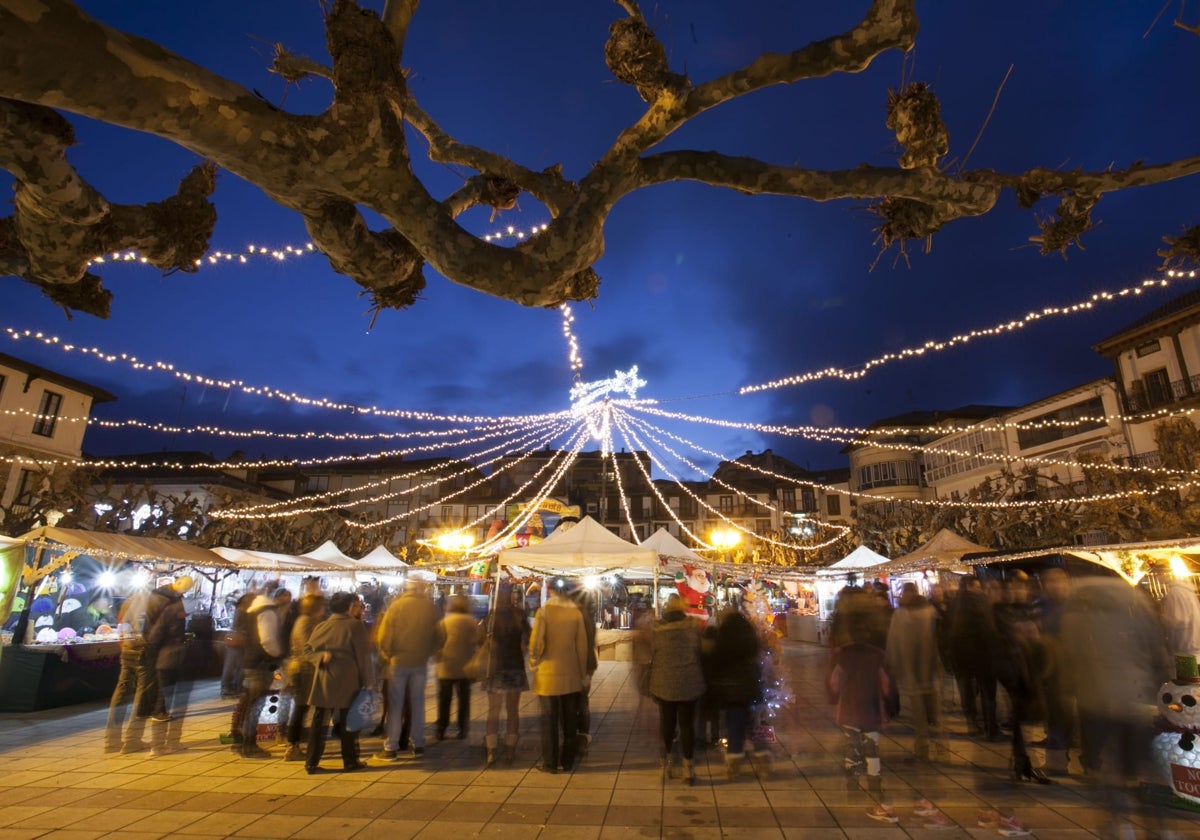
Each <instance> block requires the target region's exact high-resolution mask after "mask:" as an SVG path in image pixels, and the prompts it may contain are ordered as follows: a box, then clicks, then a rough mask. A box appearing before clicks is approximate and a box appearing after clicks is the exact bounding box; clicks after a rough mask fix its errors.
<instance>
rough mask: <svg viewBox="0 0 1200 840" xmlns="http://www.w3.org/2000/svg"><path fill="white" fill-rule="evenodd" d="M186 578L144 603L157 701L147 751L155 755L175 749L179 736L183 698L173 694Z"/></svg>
mask: <svg viewBox="0 0 1200 840" xmlns="http://www.w3.org/2000/svg"><path fill="white" fill-rule="evenodd" d="M193 582H194V581H193V580H192V578H191V576H190V575H180V576H179V577H177V578H175V580H174V581H172V582H171V583H170V584H169V585H167V586H160V587H159V588H158V589H155V590H154V591H153V592H152V593H150V599H149V601H148V603H147V604H146V629H145V630H144V631H143V634H142V635H143V637H144V638H145V640H146V662H147V664H149V663H151V662H153V663H154V671H155V674H156V675H157V677H158V699H157V701H156V702H155V705H154V709H153V712H152V713H151V715H150V720H152V721H153V722H154V724H155V726H154V732H153V734H152V736H151V742H152V744H151V750H152V752H155V753H161V752H172V751H174V750H177V749H179V738H180V735H181V734H182V708H178V707H177V706H182V705H183V703H182V702H180V701H182V700H183V695H182V694H180V693H179V692H178V691H177V687H178V683H179V676H180V672H181V671H182V669H183V659H184V654H185V653H186V652H187V609H186V608H185V607H184V605H183V595H184V593H185V592H187V591H188V590H190V589H191V588H192V584H193Z"/></svg>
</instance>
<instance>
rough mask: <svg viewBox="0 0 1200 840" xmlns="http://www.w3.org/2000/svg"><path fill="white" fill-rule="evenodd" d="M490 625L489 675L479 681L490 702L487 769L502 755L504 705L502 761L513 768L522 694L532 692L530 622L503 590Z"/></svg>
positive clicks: (486, 732)
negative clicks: (528, 663)
mask: <svg viewBox="0 0 1200 840" xmlns="http://www.w3.org/2000/svg"><path fill="white" fill-rule="evenodd" d="M487 623H488V626H487V634H488V636H489V637H490V642H489V643H488V644H489V646H490V647H489V661H488V664H487V670H486V672H485V673H484V674H483V676H481V677H480V687H481V688H482V689H483V690H484V691H486V692H487V698H488V711H487V724H486V727H485V730H484V732H485V734H484V736H483V744H484V748H485V749H486V750H487V766H488V767H491V766H493V765H494V764H495V763H496V761H497V759H498V755H499V752H498V751H499V744H500V707H501V705H503V706H504V709H505V715H506V717H505V728H504V751H503V753H502V756H503V761H504V763H506V764H511V763H512V762H513V760H514V759H515V758H516V753H517V741H518V739H519V738H520V734H521V714H520V704H521V692H522V691H528V690H529V678H528V677H527V676H526V674H525V656H526V652H527V651H528V649H529V622H527V621H526V620H525V613H524V612H523V611H522V610H521V609H520V608H519V607H517V606H516V605H515V604H513V603H512V590H511V589H510V588H507V587H504V588H501V589H500V591H499V592H498V593H497V595H496V606H495V607H494V608H493V612H492V615H491V616H489V618H488V622H487Z"/></svg>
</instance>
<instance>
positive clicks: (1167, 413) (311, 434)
mask: <svg viewBox="0 0 1200 840" xmlns="http://www.w3.org/2000/svg"><path fill="white" fill-rule="evenodd" d="M648 404H651V403H650V402H649V401H647V402H640V403H639V405H648ZM645 410H647V411H655V412H656V413H658V414H659V416H662V417H668V418H673V419H680V420H695V421H696V422H712V423H721V424H725V425H727V426H729V427H730V428H741V429H748V430H753V431H757V432H762V433H764V434H780V435H804V434H808V433H811V434H815V435H824V434H837V435H845V436H847V437H852V438H875V437H883V438H887V437H898V436H904V435H936V436H938V437H945V436H948V435H950V434H954V433H957V432H966V431H1009V430H1017V431H1022V430H1031V429H1050V428H1057V429H1070V428H1073V427H1076V426H1083V425H1087V424H1091V425H1097V424H1104V425H1110V424H1113V423H1124V422H1127V420H1126V418H1125V417H1124V416H1123V415H1120V414H1112V415H1108V414H1103V415H1098V416H1094V417H1093V416H1088V415H1083V416H1080V417H1076V418H1074V419H1071V420H1054V419H1046V420H1019V421H1014V420H984V421H980V422H979V423H977V424H976V425H973V426H962V427H948V426H945V425H938V426H876V427H871V428H865V427H855V426H805V425H800V426H777V425H769V424H761V423H737V422H735V421H717V420H711V421H710V420H708V419H707V418H700V417H699V416H697V415H691V414H682V413H678V412H670V411H665V410H662V409H645ZM1195 411H1196V409H1194V408H1170V407H1163V408H1159V409H1156V410H1154V411H1147V412H1140V413H1139V414H1138V421H1139V422H1151V421H1154V420H1170V419H1174V418H1176V417H1188V416H1190V415H1192V414H1193V413H1195ZM0 415H4V416H8V417H24V418H27V419H29V420H32V421H34V422H38V421H49V420H55V421H57V422H59V423H84V424H87V425H89V426H99V427H101V428H105V429H120V428H136V429H140V430H142V431H147V432H156V433H161V434H171V435H177V434H196V435H212V436H214V437H233V438H278V439H284V440H333V441H367V440H388V439H393V438H404V437H438V436H442V435H450V434H463V433H465V432H467V431H469V429H460V428H451V429H429V430H411V431H403V432H318V431H302V432H272V431H270V430H269V429H249V430H246V429H227V428H223V427H220V426H204V425H201V426H171V425H167V424H165V423H151V422H148V421H145V420H138V419H136V418H130V419H126V420H103V419H101V418H99V417H75V416H71V415H66V414H39V413H37V412H36V411H32V410H30V409H27V408H3V409H0ZM521 419H522V420H524V419H525V418H521ZM478 425H479V426H480V427H482V428H488V427H491V426H503V425H511V426H512V427H515V428H519V427H520V425H521V424H518V423H511V424H510V423H506V422H504V421H503V420H501V421H500V422H497V423H494V424H492V423H480V424H478Z"/></svg>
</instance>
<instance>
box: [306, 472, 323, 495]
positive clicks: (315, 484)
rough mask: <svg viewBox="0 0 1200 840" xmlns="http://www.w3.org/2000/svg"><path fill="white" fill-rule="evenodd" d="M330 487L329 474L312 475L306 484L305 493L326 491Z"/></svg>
mask: <svg viewBox="0 0 1200 840" xmlns="http://www.w3.org/2000/svg"><path fill="white" fill-rule="evenodd" d="M328 489H329V476H327V475H310V476H309V477H308V483H307V484H305V485H304V492H305V493H324V492H325V491H327V490H328Z"/></svg>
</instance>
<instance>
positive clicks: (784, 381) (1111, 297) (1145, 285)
mask: <svg viewBox="0 0 1200 840" xmlns="http://www.w3.org/2000/svg"><path fill="white" fill-rule="evenodd" d="M1195 277H1196V272H1194V271H1190V272H1187V273H1186V274H1185V273H1183V272H1168V277H1167V278H1159V279H1147V280H1143V281H1142V282H1141V284H1140V285H1138V286H1133V287H1130V288H1126V289H1121V290H1120V291H1118V292H1096V293H1095V294H1094V295H1092V296H1091V297H1090V298H1088V299H1087V300H1086V301H1083V302H1081V303H1073V304H1070V305H1069V306H1047V307H1046V308H1045V309H1043V310H1042V311H1041V312H1030V313H1029V314H1027V315H1026V316H1025V317H1024V318H1018V319H1016V320H1012V321H1008V322H1006V323H1003V324H996V325H995V326H992V327H987V328H985V329H978V330H971V331H970V332H967V333H960V334H958V335H956V336H953V337H952V338H947V339H942V340H940V341H939V340H930V341H926V342H925V343H924V344H922V345H921V346H920V347H909V348H906V349H904V350H900V351H898V352H895V353H884V354H883V355H882V356H877V357H876V358H874V359H870V360H868V361H866V362H863V363H862V364H861V365H859V366H858V368H857V369H854V370H849V369H846V368H841V367H836V366H831V367H827V368H823V369H821V370H815V371H810V372H808V373H800V374H795V375H793V376H785V377H782V378H780V379H772V380H770V381H769V382H763V383H761V384H759V385H744V386H742V387H741V388H739V389H738V394H754V393H758V392H759V391H770V390H774V389H776V388H791V387H794V386H796V385H804V384H806V383H808V382H816V381H818V380H821V379H842V380H845V381H847V382H852V381H854V380H856V379H862V378H863V377H864V376H866V375H867V374H868V373H870V372H871V371H872V370H874V369H875V368H878V367H882V366H883V365H886V364H888V363H890V362H897V361H901V360H904V359H912V358H918V357H920V356H924V355H925V354H926V353H936V352H940V351H942V350H948V349H950V348H951V347H956V346H958V345H960V344H966V343H967V342H969V341H972V340H974V339H977V338H994V337H996V336H1001V335H1006V334H1008V333H1011V332H1014V331H1016V330H1021V329H1024V328H1025V327H1027V326H1029V325H1030V324H1032V323H1034V322H1035V321H1040V320H1042V319H1043V318H1049V317H1052V316H1065V315H1075V314H1077V313H1079V312H1087V311H1089V310H1091V309H1093V308H1095V306H1096V305H1097V304H1100V303H1109V302H1112V301H1115V300H1117V299H1118V298H1123V297H1128V296H1130V295H1133V296H1137V295H1140V294H1141V293H1142V292H1143V291H1145V290H1146V289H1149V288H1160V289H1165V288H1166V287H1167V286H1168V285H1170V282H1171V280H1173V279H1176V278H1179V279H1185V278H1186V279H1189V280H1191V279H1195Z"/></svg>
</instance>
